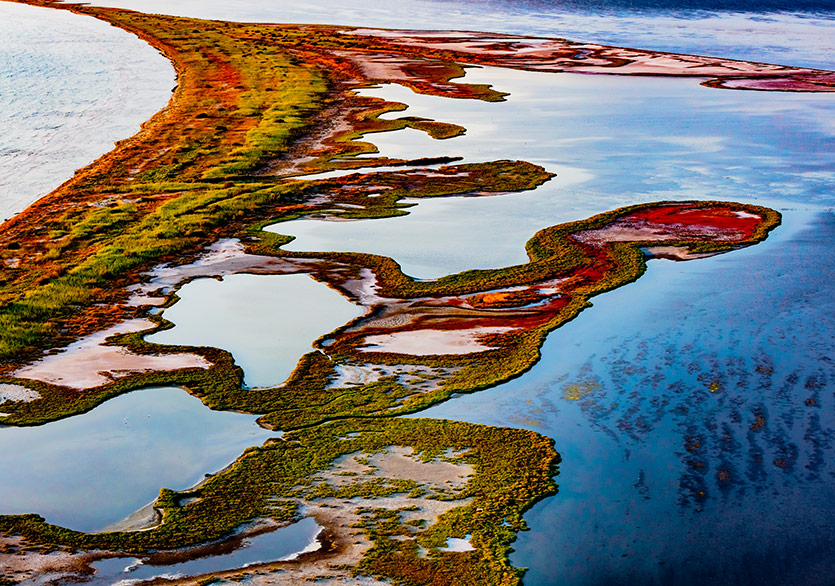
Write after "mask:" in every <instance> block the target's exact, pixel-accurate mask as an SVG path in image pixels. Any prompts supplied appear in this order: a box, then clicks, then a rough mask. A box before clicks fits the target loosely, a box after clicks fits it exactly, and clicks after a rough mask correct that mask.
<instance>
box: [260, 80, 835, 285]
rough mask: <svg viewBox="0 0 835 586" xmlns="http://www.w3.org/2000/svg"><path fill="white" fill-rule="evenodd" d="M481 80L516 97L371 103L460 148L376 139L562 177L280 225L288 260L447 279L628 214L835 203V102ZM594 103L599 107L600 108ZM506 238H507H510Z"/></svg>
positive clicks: (408, 137)
mask: <svg viewBox="0 0 835 586" xmlns="http://www.w3.org/2000/svg"><path fill="white" fill-rule="evenodd" d="M466 81H467V82H469V83H492V84H493V85H494V86H495V87H496V88H497V89H499V90H501V91H506V92H510V94H511V95H510V96H509V97H508V101H507V102H503V103H484V102H473V101H467V100H453V99H448V98H439V97H433V96H424V95H417V94H414V93H413V92H412V91H411V90H408V89H406V88H404V87H402V86H398V85H387V86H383V87H381V88H379V89H372V90H365V91H364V93H366V94H368V95H374V96H379V97H384V98H386V99H389V100H393V101H399V102H403V103H408V104H409V109H408V110H406V111H405V112H404V113H402V114H401V113H396V114H389V116H390V117H392V116H394V117H396V116H400V115H411V116H422V117H428V118H432V119H436V120H440V121H444V122H455V123H457V124H462V125H463V126H465V127H466V128H467V134H466V135H464V136H461V137H457V138H453V139H449V140H443V141H438V140H432V139H429V138H424V139H423V140H421V141H420V142H415V141H414V140H413V138H414V135H415V134H417V131H414V130H409V131H397V132H389V133H383V134H374V135H370V136H368V137H367V138H368V139H369V140H371V141H372V142H374V144H376V145H377V146H378V147H379V148H380V151H381V152H382V153H383V154H384V155H388V156H392V157H403V158H407V159H410V158H416V157H420V156H432V157H440V156H463V157H464V158H465V161H468V162H482V161H490V160H499V159H507V158H511V159H523V160H526V161H530V162H533V163H536V164H540V165H543V166H544V167H545V168H546V169H548V170H549V171H552V172H555V173H557V177H556V178H554V179H552V180H551V181H549V182H548V183H546V184H544V185H543V186H541V187H540V188H538V189H536V190H535V191H532V192H523V193H514V194H509V195H502V196H492V197H481V198H443V199H436V200H420V201H419V203H418V204H417V205H416V206H415V207H413V208H410V209H409V215H406V216H399V217H396V218H390V219H384V220H373V221H358V222H321V221H317V220H299V221H294V222H286V223H279V224H275V225H273V226H271V227H270V228H269V230H271V231H274V232H279V233H282V234H291V235H294V236H296V240H294V241H293V242H291V243H290V244H289V245H287V246H286V247H285V248H287V249H288V250H313V251H318V250H343V251H345V250H347V251H360V252H370V253H373V254H381V255H385V256H391V257H393V258H394V259H395V260H397V261H398V262H399V263H400V264H401V266H402V267H403V269H404V272H406V273H407V274H409V275H411V276H414V277H419V278H435V277H438V276H441V275H444V274H449V273H454V272H457V271H462V270H466V269H469V268H496V267H501V266H509V265H512V264H515V263H523V262H525V261H526V260H527V257H526V254H525V249H524V246H525V242H526V241H527V240H528V239H529V238H530V237H531V236H532V235H533V234H534V233H535V232H536V231H537V230H539V229H541V228H543V227H546V226H551V225H555V224H559V223H562V222H567V221H571V220H576V219H578V218H584V217H588V216H591V215H593V214H595V213H600V212H603V211H607V210H610V209H613V208H616V207H619V206H623V205H628V204H633V203H641V202H647V201H658V200H668V199H673V200H682V199H717V200H729V201H740V202H751V203H758V204H761V205H769V206H772V207H778V208H779V207H783V206H786V205H791V206H794V205H803V206H808V205H810V204H812V205H816V206H817V205H821V204H828V203H831V193H830V188H831V185H832V181H833V178H834V177H833V175H832V169H833V168H835V127H833V125H832V120H833V119H835V116H833V112H834V111H835V97H833V96H832V95H788V94H781V93H777V92H746V91H730V90H716V89H711V88H704V87H700V86H698V85H697V84H696V81H695V80H682V79H656V78H624V77H615V76H599V75H595V76H592V75H579V74H541V73H531V72H524V71H512V70H502V69H497V68H477V69H469V70H468V73H467V76H466ZM589 96H595V102H594V103H593V104H590V103H589ZM499 234H500V235H501V237H497V235H499Z"/></svg>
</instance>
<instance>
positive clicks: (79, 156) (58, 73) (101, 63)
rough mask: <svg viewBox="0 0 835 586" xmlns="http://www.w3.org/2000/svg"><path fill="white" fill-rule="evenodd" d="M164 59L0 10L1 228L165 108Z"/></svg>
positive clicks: (124, 39)
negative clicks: (8, 219) (76, 170)
mask: <svg viewBox="0 0 835 586" xmlns="http://www.w3.org/2000/svg"><path fill="white" fill-rule="evenodd" d="M174 84H175V81H174V70H173V68H172V67H171V64H170V63H169V61H168V60H167V59H165V58H164V57H162V55H160V54H159V53H158V52H157V51H156V50H154V49H153V48H151V47H150V46H148V44H147V43H145V42H144V41H141V40H140V39H139V38H137V37H135V36H134V35H131V34H129V33H126V32H125V31H122V30H120V29H117V28H114V27H112V26H110V25H108V24H107V23H104V22H101V21H99V20H96V19H94V18H90V17H86V16H78V15H75V14H71V13H69V12H65V11H61V10H51V9H47V8H33V7H30V6H23V5H19V4H10V3H7V2H0V130H2V132H0V222H2V221H3V220H5V219H7V218H10V217H12V215H14V214H16V213H17V212H19V211H21V210H23V209H24V208H25V207H26V206H28V205H29V204H30V203H32V202H33V201H35V200H36V199H38V198H39V197H41V196H42V195H44V194H46V193H47V192H49V191H50V190H52V189H54V188H55V187H57V186H58V185H59V184H61V183H62V182H63V181H65V180H66V179H67V178H69V177H70V176H71V175H72V173H73V171H74V170H75V169H78V168H80V167H83V166H84V165H86V164H88V163H90V162H92V161H93V160H94V159H95V158H96V157H98V156H99V155H102V154H104V153H106V152H107V151H109V150H111V149H112V148H113V143H114V141H116V140H119V139H123V138H127V137H129V136H131V135H132V134H134V133H136V132H137V131H138V130H139V125H140V124H141V123H142V122H144V121H145V120H147V119H148V118H150V117H151V116H152V115H153V114H154V113H155V112H156V111H157V110H159V109H160V108H162V107H163V106H165V104H166V102H167V101H168V98H169V97H170V96H171V88H172V87H173V86H174Z"/></svg>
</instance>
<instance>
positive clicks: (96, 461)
mask: <svg viewBox="0 0 835 586" xmlns="http://www.w3.org/2000/svg"><path fill="white" fill-rule="evenodd" d="M255 419H256V417H255V416H254V415H242V414H240V413H223V412H218V411H211V410H209V409H207V408H206V407H205V406H204V405H203V403H201V402H200V400H199V399H197V398H195V397H192V396H191V395H189V394H187V393H186V392H185V391H183V390H182V389H178V388H154V389H146V390H142V391H135V392H132V393H129V394H127V395H123V396H121V397H117V398H115V399H111V400H110V401H108V402H107V403H104V404H103V405H100V406H99V407H96V408H95V409H93V410H92V411H90V412H89V413H85V414H84V415H78V416H76V417H71V418H69V419H63V420H61V421H56V422H53V423H50V424H48V425H44V426H42V427H31V428H14V427H0V453H2V454H3V457H2V458H0V495H3V496H2V499H1V500H0V513H3V514H11V513H38V514H40V515H42V516H43V517H45V518H46V520H47V521H48V522H50V523H54V524H58V525H62V526H64V527H69V528H70V529H76V530H79V531H98V530H101V529H103V528H105V527H106V526H108V525H111V524H113V523H116V522H118V521H121V520H122V519H124V518H126V517H127V516H128V515H130V514H131V513H133V512H134V511H136V510H138V509H140V508H141V507H143V506H144V505H146V504H148V503H150V502H152V501H154V500H155V499H156V498H157V495H159V491H160V489H161V488H163V487H165V488H171V489H173V490H183V489H186V488H189V487H191V486H193V485H195V484H197V483H198V482H200V481H201V480H203V475H204V474H205V473H214V472H217V471H218V470H220V469H222V468H224V467H225V466H226V465H228V464H230V463H232V462H233V461H234V460H235V459H237V457H238V456H240V455H241V453H242V452H243V451H244V450H245V449H246V448H248V447H250V446H260V445H261V444H263V443H264V441H265V440H266V439H267V438H268V437H271V436H274V435H275V434H273V433H271V432H269V431H267V430H265V429H263V428H261V427H259V426H258V425H257V424H256V423H255Z"/></svg>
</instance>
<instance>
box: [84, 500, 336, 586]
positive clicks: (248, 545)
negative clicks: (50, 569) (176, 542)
mask: <svg viewBox="0 0 835 586" xmlns="http://www.w3.org/2000/svg"><path fill="white" fill-rule="evenodd" d="M321 529H322V527H321V526H319V524H317V523H316V521H315V520H313V519H312V518H310V517H306V518H304V519H302V520H301V521H299V522H298V523H294V524H292V525H289V526H287V527H282V528H280V529H276V530H275V531H270V532H269V533H262V534H260V535H257V536H255V537H247V538H246V539H244V540H243V543H242V545H241V547H240V548H239V549H236V550H235V551H233V552H232V553H228V554H222V555H210V556H205V557H199V558H196V559H193V560H189V561H186V562H181V563H177V564H171V565H153V564H152V563H151V562H149V561H140V560H139V559H136V558H111V559H107V560H102V561H99V562H95V563H94V564H93V568H95V570H96V574H95V576H93V579H92V580H91V581H89V582H85V584H89V585H91V586H94V585H95V586H98V585H102V586H103V585H105V584H107V585H122V584H125V585H127V584H130V583H132V581H134V580H151V579H153V578H172V579H173V578H181V577H186V576H197V575H200V574H207V573H211V572H222V571H224V570H233V569H237V568H245V567H246V566H252V565H255V564H263V563H267V562H275V561H282V560H285V559H292V558H294V557H295V556H297V555H298V554H301V553H305V552H308V551H315V550H316V549H318V547H319V543H318V541H317V540H316V537H317V535H318V534H319V531H321Z"/></svg>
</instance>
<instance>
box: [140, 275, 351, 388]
mask: <svg viewBox="0 0 835 586" xmlns="http://www.w3.org/2000/svg"><path fill="white" fill-rule="evenodd" d="M177 295H178V296H179V297H180V300H179V301H178V302H177V303H176V304H174V305H173V306H172V307H170V308H169V309H166V310H165V312H164V313H163V317H165V318H166V319H167V320H170V321H172V322H174V324H176V325H175V327H174V328H172V329H170V330H165V331H162V332H158V333H156V334H153V335H151V336H148V337H147V338H146V339H147V340H148V341H149V342H155V343H158V344H186V345H193V346H215V347H218V348H223V349H225V350H228V351H229V352H231V353H232V355H233V356H234V357H235V362H236V363H237V364H238V366H240V367H241V368H243V370H244V382H245V384H247V385H248V386H250V387H267V386H276V385H279V384H281V383H283V382H284V381H285V379H287V377H288V376H290V373H291V372H292V371H293V368H295V366H296V363H297V362H298V360H299V358H300V357H301V356H302V355H303V354H306V353H307V352H310V350H311V349H312V344H313V341H314V340H316V339H317V338H318V337H320V336H322V335H324V334H326V333H328V332H330V331H331V330H334V329H336V328H338V327H339V326H342V325H344V324H346V323H348V322H349V321H351V320H352V319H354V318H355V317H358V316H359V315H362V310H361V309H360V308H359V307H358V306H356V305H354V304H353V303H351V302H350V301H348V300H347V299H346V298H344V297H343V296H342V295H340V294H339V293H337V292H336V291H334V290H333V289H329V288H328V287H327V286H326V285H323V284H321V283H318V282H316V281H314V280H313V279H312V278H311V277H310V276H308V275H305V274H296V275H228V276H226V277H223V280H217V279H198V280H195V281H192V282H190V283H188V284H186V285H185V286H183V287H182V288H181V289H180V290H179V291H178V292H177Z"/></svg>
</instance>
